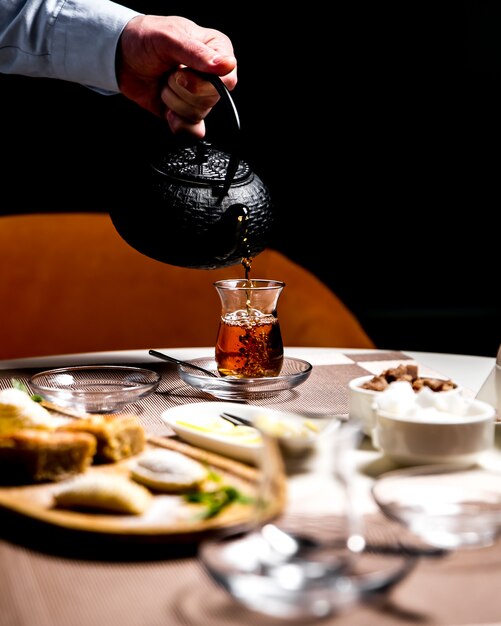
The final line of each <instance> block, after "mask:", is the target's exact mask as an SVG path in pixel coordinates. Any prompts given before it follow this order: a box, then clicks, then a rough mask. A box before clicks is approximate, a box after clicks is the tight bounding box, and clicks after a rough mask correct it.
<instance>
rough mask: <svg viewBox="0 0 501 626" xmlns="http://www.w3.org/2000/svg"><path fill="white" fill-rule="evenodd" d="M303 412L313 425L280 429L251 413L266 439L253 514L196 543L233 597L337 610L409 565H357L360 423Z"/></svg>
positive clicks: (285, 610) (295, 614)
mask: <svg viewBox="0 0 501 626" xmlns="http://www.w3.org/2000/svg"><path fill="white" fill-rule="evenodd" d="M301 420H302V425H303V427H304V422H305V420H304V418H301ZM309 422H310V423H311V426H310V429H311V431H310V432H309V433H308V432H306V433H305V431H304V428H303V429H300V428H299V427H298V430H297V433H299V434H298V435H297V436H294V435H291V434H290V433H291V432H292V433H294V429H291V428H290V423H289V425H288V431H287V434H286V435H284V434H283V433H281V432H280V429H279V428H278V426H277V424H276V423H273V421H272V420H270V419H269V418H267V417H266V414H265V413H263V419H259V420H257V422H256V426H258V427H259V429H260V431H261V434H262V438H263V446H262V450H261V463H260V482H259V487H258V494H257V497H256V500H255V503H254V516H253V520H252V522H251V523H250V524H249V527H248V528H246V529H245V530H243V531H242V530H240V531H238V532H226V533H223V534H221V535H217V536H215V537H211V538H209V539H207V540H205V541H204V542H202V544H201V545H200V551H199V556H200V558H201V561H202V563H203V565H204V566H205V568H206V571H207V572H208V573H209V575H210V576H211V577H212V579H213V580H214V581H215V582H216V583H218V584H219V585H221V586H222V587H223V588H224V589H226V590H227V591H228V592H229V593H230V595H231V596H232V597H233V598H234V599H236V600H237V601H239V602H240V603H242V604H243V605H245V606H246V607H247V608H250V609H252V610H254V611H257V612H259V613H261V614H266V615H270V616H274V617H280V618H291V619H312V618H319V617H325V616H328V615H331V614H335V613H338V612H340V611H343V610H345V609H347V608H349V607H351V606H354V605H355V604H356V603H358V602H359V601H360V600H361V599H362V598H364V597H366V596H367V594H369V593H372V592H374V591H375V590H377V589H382V588H383V587H386V588H387V587H388V586H389V585H390V584H391V583H392V582H396V581H397V580H399V579H400V578H401V577H402V576H403V575H404V571H408V561H406V559H404V558H403V557H402V555H399V556H398V557H397V558H396V559H395V558H394V557H392V567H391V568H390V569H385V570H384V571H382V572H379V571H377V572H376V573H375V572H374V571H371V568H370V567H367V566H366V565H364V567H363V568H362V569H360V568H359V567H358V565H357V564H358V563H359V561H360V558H361V556H362V554H363V553H364V550H365V547H366V542H365V538H364V528H363V519H362V515H361V514H360V512H359V511H358V510H357V508H358V507H357V506H355V503H354V498H353V497H352V496H353V490H352V485H353V481H352V479H353V474H354V454H353V453H354V450H355V448H356V446H357V445H358V442H359V441H360V440H361V429H360V426H359V425H358V424H356V425H355V424H353V423H349V422H348V423H345V422H344V423H343V422H341V421H340V420H339V419H337V418H324V419H315V420H309ZM307 423H308V422H307ZM277 505H278V506H277ZM277 509H278V511H279V513H278V515H277ZM378 567H379V566H378Z"/></svg>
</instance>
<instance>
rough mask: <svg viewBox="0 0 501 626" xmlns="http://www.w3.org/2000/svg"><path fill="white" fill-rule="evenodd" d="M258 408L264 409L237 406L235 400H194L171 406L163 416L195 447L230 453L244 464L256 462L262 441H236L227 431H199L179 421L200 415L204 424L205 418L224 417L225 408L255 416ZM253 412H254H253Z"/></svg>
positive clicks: (238, 413)
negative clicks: (222, 415)
mask: <svg viewBox="0 0 501 626" xmlns="http://www.w3.org/2000/svg"><path fill="white" fill-rule="evenodd" d="M249 409H251V411H249ZM258 410H260V411H261V412H262V411H263V409H262V408H261V407H250V406H248V405H239V404H237V405H235V403H234V402H191V403H190V404H182V405H181V406H176V407H174V408H172V409H167V410H166V411H164V412H163V413H162V415H161V418H162V420H163V421H164V422H165V423H166V424H168V425H169V426H170V427H171V428H172V430H173V431H174V432H175V433H176V435H178V436H179V437H181V439H184V440H185V441H187V442H188V443H191V444H192V445H194V446H198V447H200V448H204V449H206V450H211V451H212V452H217V453H218V454H222V455H224V456H229V457H231V458H234V459H237V460H238V461H243V462H244V463H252V464H256V463H257V461H258V455H259V451H260V450H261V443H260V442H258V443H245V442H242V441H236V440H235V438H231V437H229V436H225V435H224V433H219V432H214V433H211V432H208V431H201V430H196V429H194V428H190V427H189V426H184V425H183V424H179V423H178V421H181V422H182V421H184V420H188V419H190V418H194V417H196V419H197V420H199V421H200V423H201V424H203V422H204V421H206V422H207V424H209V423H210V421H211V420H212V419H213V418H214V417H218V416H220V415H221V413H223V412H224V411H227V412H228V413H234V414H236V415H242V416H243V417H252V414H256V412H257V411H258ZM253 411H254V413H252V412H253ZM230 427H231V425H230ZM256 433H257V431H256Z"/></svg>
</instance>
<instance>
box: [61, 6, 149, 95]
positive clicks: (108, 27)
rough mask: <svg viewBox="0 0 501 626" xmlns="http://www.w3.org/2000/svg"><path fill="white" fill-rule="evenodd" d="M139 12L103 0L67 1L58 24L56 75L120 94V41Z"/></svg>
mask: <svg viewBox="0 0 501 626" xmlns="http://www.w3.org/2000/svg"><path fill="white" fill-rule="evenodd" d="M136 15H142V14H141V13H138V12H137V11H134V10H132V9H129V8H127V7H124V6H121V5H119V4H116V3H114V2H103V0H85V2H81V1H78V0H66V2H65V3H64V4H63V6H62V8H61V11H60V12H59V14H58V16H57V18H56V21H55V24H54V39H53V49H52V51H51V54H52V66H53V73H54V75H55V76H57V77H58V78H60V79H62V80H68V81H70V82H77V83H80V84H82V85H86V86H88V87H91V88H93V89H96V90H99V91H103V92H108V93H118V92H119V88H118V82H117V75H116V69H115V57H116V50H117V45H118V40H119V38H120V35H121V34H122V31H123V29H124V28H125V26H126V25H127V23H128V22H129V21H130V20H131V19H132V18H133V17H135V16H136Z"/></svg>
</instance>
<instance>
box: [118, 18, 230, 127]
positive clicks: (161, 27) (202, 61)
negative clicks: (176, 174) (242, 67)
mask: <svg viewBox="0 0 501 626" xmlns="http://www.w3.org/2000/svg"><path fill="white" fill-rule="evenodd" d="M236 65H237V62H236V59H235V57H234V55H233V46H232V44H231V41H230V39H229V38H228V37H227V36H226V35H225V34H223V33H221V32H220V31H217V30H213V29H210V28H203V27H201V26H198V25H197V24H195V23H194V22H192V21H190V20H188V19H185V18H183V17H177V16H166V17H162V16H155V15H138V16H136V17H134V18H133V19H132V20H130V22H129V23H128V24H127V26H126V27H125V28H124V30H123V33H122V35H121V38H120V42H119V46H118V49H117V78H118V85H119V88H120V91H121V92H122V93H123V94H124V95H125V96H126V97H127V98H130V99H131V100H133V101H134V102H136V103H137V104H139V105H140V106H142V107H143V108H145V109H147V110H148V111H151V112H152V113H154V114H155V115H158V116H160V117H164V118H165V119H166V120H167V122H168V124H169V126H170V128H171V130H172V132H174V133H180V132H188V133H190V134H192V135H194V136H195V137H200V138H201V137H203V136H204V135H205V124H204V119H205V117H206V116H207V115H208V113H209V112H210V111H211V109H212V107H213V106H214V105H215V104H216V103H217V101H218V100H219V94H218V93H217V91H216V89H215V87H214V86H213V85H212V84H211V83H210V82H208V81H207V80H203V79H202V78H201V77H200V76H198V75H197V74H195V73H194V72H190V71H189V69H188V68H192V69H194V70H199V71H201V72H208V73H211V74H216V75H218V76H221V77H222V80H223V82H224V84H225V85H226V87H227V88H228V89H229V90H230V91H231V90H232V89H233V88H234V86H235V85H236V83H237V69H236Z"/></svg>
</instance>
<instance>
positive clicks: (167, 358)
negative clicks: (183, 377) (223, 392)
mask: <svg viewBox="0 0 501 626" xmlns="http://www.w3.org/2000/svg"><path fill="white" fill-rule="evenodd" d="M149 354H151V356H156V357H157V359H163V360H164V361H169V363H175V364H176V365H184V366H185V367H191V368H192V369H194V370H199V371H200V372H203V373H204V374H207V376H212V377H213V378H218V376H217V375H216V374H214V372H211V371H210V370H206V369H204V368H203V367H199V366H198V365H194V364H193V363H188V361H181V360H180V359H176V358H174V357H173V356H169V355H168V354H164V353H163V352H158V351H157V350H149Z"/></svg>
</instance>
